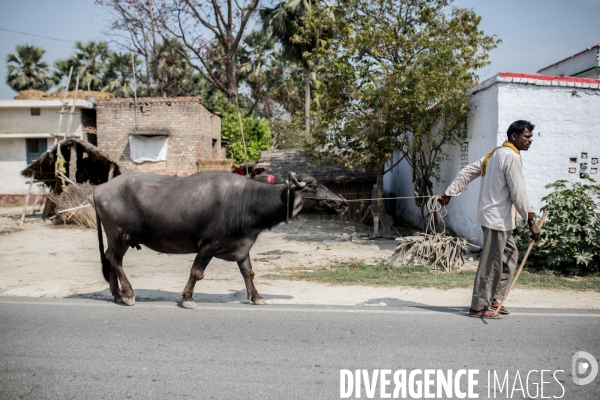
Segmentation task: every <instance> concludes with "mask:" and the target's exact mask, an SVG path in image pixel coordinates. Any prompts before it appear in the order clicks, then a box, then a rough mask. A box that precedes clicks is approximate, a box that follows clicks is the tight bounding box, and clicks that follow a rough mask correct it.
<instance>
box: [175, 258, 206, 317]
mask: <svg viewBox="0 0 600 400" xmlns="http://www.w3.org/2000/svg"><path fill="white" fill-rule="evenodd" d="M213 255H214V252H213V251H212V250H211V248H210V247H204V248H202V249H201V250H200V251H199V252H198V254H197V255H196V258H195V259H194V263H193V264H192V270H191V271H190V279H188V283H187V285H185V288H184V289H183V292H182V293H181V296H182V297H181V302H180V303H179V304H180V305H181V307H183V308H196V303H194V287H195V286H196V282H198V281H200V280H202V279H204V270H205V269H206V266H207V265H208V263H209V262H210V260H211V259H212V258H213Z"/></svg>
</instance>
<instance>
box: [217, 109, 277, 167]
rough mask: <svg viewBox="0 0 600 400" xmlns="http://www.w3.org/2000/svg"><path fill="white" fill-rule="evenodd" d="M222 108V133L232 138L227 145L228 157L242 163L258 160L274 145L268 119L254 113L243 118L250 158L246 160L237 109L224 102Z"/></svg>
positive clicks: (236, 162) (225, 136)
mask: <svg viewBox="0 0 600 400" xmlns="http://www.w3.org/2000/svg"><path fill="white" fill-rule="evenodd" d="M221 109H222V112H223V118H222V120H221V135H222V136H223V137H224V138H228V139H230V140H231V142H230V143H229V145H228V146H227V158H231V159H233V160H234V163H235V164H241V163H243V162H245V161H251V162H253V161H258V159H259V158H260V152H261V151H263V150H269V149H270V148H271V146H272V145H273V140H272V139H271V132H270V130H269V124H268V123H267V121H266V120H264V119H260V118H255V117H254V115H252V114H251V115H249V116H247V117H245V118H242V124H243V127H244V137H245V141H246V149H247V151H248V160H246V157H245V154H244V145H243V143H242V135H241V133H240V125H239V119H238V113H237V109H236V107H235V106H234V105H232V104H223V105H222V108H221Z"/></svg>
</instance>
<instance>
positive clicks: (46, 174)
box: [21, 139, 121, 188]
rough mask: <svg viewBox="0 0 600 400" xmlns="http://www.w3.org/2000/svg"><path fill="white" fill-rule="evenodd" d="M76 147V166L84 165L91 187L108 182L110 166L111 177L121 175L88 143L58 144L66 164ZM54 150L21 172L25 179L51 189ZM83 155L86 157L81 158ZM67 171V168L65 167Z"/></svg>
mask: <svg viewBox="0 0 600 400" xmlns="http://www.w3.org/2000/svg"><path fill="white" fill-rule="evenodd" d="M72 146H77V147H76V148H77V154H78V156H77V157H78V165H80V164H83V163H85V167H86V174H87V179H89V181H90V183H91V184H92V185H99V184H101V183H104V182H106V181H108V173H109V170H110V166H111V165H113V176H117V175H120V174H121V168H120V167H119V164H117V163H116V162H115V161H113V160H112V159H111V158H110V157H109V156H108V155H107V154H106V153H104V152H103V151H101V150H100V149H98V148H97V147H96V146H94V145H93V144H91V143H89V142H85V141H83V140H79V139H67V140H64V141H62V142H60V151H61V154H62V155H63V157H64V158H65V160H66V161H67V162H69V161H70V158H71V150H70V149H71V147H72ZM56 148H57V146H54V147H53V148H52V149H51V150H49V151H47V152H45V153H44V154H42V155H41V156H40V157H39V158H38V159H37V160H35V161H34V162H33V163H31V164H30V165H29V166H28V167H27V168H25V169H24V170H23V171H21V175H23V176H24V177H26V178H31V177H33V179H34V180H36V181H40V182H44V183H45V184H46V186H48V187H51V188H52V187H53V186H54V184H53V182H55V181H56V175H55V163H56ZM83 153H86V154H87V156H86V157H85V158H84V157H82V155H83ZM67 169H68V167H67Z"/></svg>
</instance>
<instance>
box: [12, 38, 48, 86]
mask: <svg viewBox="0 0 600 400" xmlns="http://www.w3.org/2000/svg"><path fill="white" fill-rule="evenodd" d="M45 52H46V51H45V50H44V49H42V48H41V47H37V46H31V45H28V44H26V45H23V46H17V47H16V53H15V54H13V53H10V54H8V55H7V57H6V63H7V67H8V71H7V74H6V84H7V85H8V86H10V87H11V89H13V90H15V91H17V92H18V91H21V90H27V89H36V90H42V91H46V90H48V89H49V88H50V87H51V86H52V85H53V83H54V80H53V79H52V78H51V77H50V76H49V75H48V73H49V72H50V68H49V67H48V64H47V63H46V62H45V61H42V57H43V56H44V53H45Z"/></svg>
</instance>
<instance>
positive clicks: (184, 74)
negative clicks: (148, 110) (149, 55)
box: [149, 39, 203, 97]
mask: <svg viewBox="0 0 600 400" xmlns="http://www.w3.org/2000/svg"><path fill="white" fill-rule="evenodd" d="M184 51H185V49H184V47H183V44H182V43H181V42H180V41H179V40H178V39H165V40H163V41H162V42H161V43H160V44H159V46H158V49H157V51H156V57H155V58H153V59H152V60H151V61H150V73H151V75H152V77H153V81H154V86H153V88H152V89H151V91H150V94H149V95H151V96H162V97H178V96H198V95H199V94H200V81H201V80H202V79H203V78H202V76H201V75H200V74H199V73H197V72H196V70H195V69H194V68H193V67H192V66H191V65H190V63H189V62H188V60H187V59H186V58H185V57H184V56H183V55H182V53H183V52H184Z"/></svg>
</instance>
